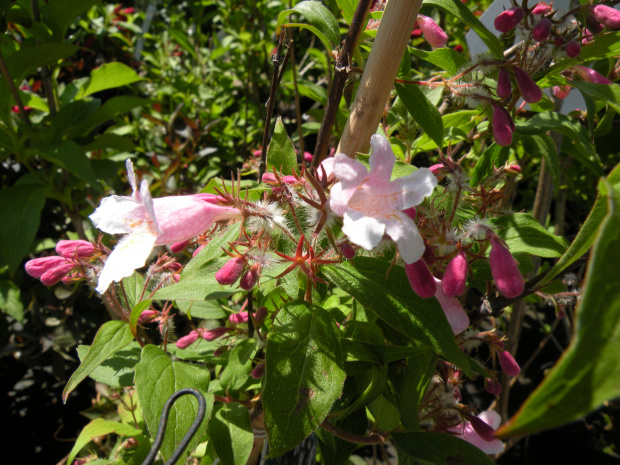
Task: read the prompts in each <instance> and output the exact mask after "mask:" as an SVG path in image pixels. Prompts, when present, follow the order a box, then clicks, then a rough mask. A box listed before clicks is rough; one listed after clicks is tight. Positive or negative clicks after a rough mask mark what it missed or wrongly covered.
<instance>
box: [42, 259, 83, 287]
mask: <svg viewBox="0 0 620 465" xmlns="http://www.w3.org/2000/svg"><path fill="white" fill-rule="evenodd" d="M73 268H75V265H74V264H73V263H71V262H67V261H65V262H64V263H63V264H62V265H58V266H57V267H55V268H52V269H51V270H48V271H46V272H45V273H43V274H42V275H41V282H42V283H43V284H45V285H46V286H53V285H54V284H57V283H58V282H60V280H61V279H62V278H64V277H65V276H67V274H68V273H69V272H70V271H71V270H72V269H73Z"/></svg>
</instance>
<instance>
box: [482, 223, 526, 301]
mask: <svg viewBox="0 0 620 465" xmlns="http://www.w3.org/2000/svg"><path fill="white" fill-rule="evenodd" d="M490 240H491V253H490V254H489V264H490V265H491V274H492V275H493V280H494V281H495V285H496V286H497V290H498V291H499V292H500V293H501V294H502V295H503V296H504V297H508V298H509V299H513V298H515V297H518V296H520V295H521V294H522V293H523V288H524V287H525V281H524V280H523V276H522V275H521V272H520V271H519V268H518V267H517V263H516V262H515V259H514V258H512V255H511V254H510V251H509V250H508V248H507V247H506V246H505V245H504V244H503V241H502V240H501V239H499V238H498V237H497V236H495V235H493V236H491V237H490Z"/></svg>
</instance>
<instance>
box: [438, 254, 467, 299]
mask: <svg viewBox="0 0 620 465" xmlns="http://www.w3.org/2000/svg"><path fill="white" fill-rule="evenodd" d="M466 283H467V257H466V255H465V251H464V250H463V249H461V250H459V253H458V255H457V256H456V257H454V258H453V259H452V260H450V263H448V266H447V267H446V272H445V273H444V275H443V280H442V281H441V289H442V290H443V293H444V294H445V295H447V296H449V297H458V296H460V295H462V294H463V292H465V284H466Z"/></svg>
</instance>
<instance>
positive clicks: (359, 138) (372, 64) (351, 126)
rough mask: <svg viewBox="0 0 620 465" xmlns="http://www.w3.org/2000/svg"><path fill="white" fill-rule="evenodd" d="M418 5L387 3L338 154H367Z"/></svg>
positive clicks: (402, 0) (404, 0)
mask: <svg viewBox="0 0 620 465" xmlns="http://www.w3.org/2000/svg"><path fill="white" fill-rule="evenodd" d="M421 6H422V0H390V1H389V2H388V4H387V6H386V7H385V11H384V12H383V18H382V19H381V24H380V25H379V31H378V32H377V37H376V39H375V43H374V45H373V47H372V50H371V52H370V56H369V57H368V61H367V62H366V66H365V67H364V73H363V74H362V79H361V82H360V85H359V88H358V90H357V94H356V96H355V101H354V102H353V108H352V110H351V115H350V116H349V119H348V120H347V124H346V126H345V128H344V132H343V134H342V138H341V139H340V145H339V146H338V150H337V152H338V153H344V154H346V155H348V156H349V157H355V153H356V152H362V153H368V150H369V149H370V136H372V135H373V134H374V133H375V132H376V130H377V126H378V125H379V121H381V116H382V115H383V111H384V109H385V104H386V103H387V101H388V98H389V96H390V92H391V90H392V87H393V85H394V79H395V78H396V74H397V73H398V68H399V66H400V62H401V60H402V57H403V53H404V51H405V48H406V47H407V43H408V42H409V39H410V37H411V31H412V30H413V26H414V24H415V20H416V18H417V17H418V11H420V7H421Z"/></svg>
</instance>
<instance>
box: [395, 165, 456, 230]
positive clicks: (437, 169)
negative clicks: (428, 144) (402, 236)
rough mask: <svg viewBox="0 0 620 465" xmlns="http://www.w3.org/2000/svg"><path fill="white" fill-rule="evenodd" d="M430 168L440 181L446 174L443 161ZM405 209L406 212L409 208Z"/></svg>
mask: <svg viewBox="0 0 620 465" xmlns="http://www.w3.org/2000/svg"><path fill="white" fill-rule="evenodd" d="M428 169H429V170H430V171H431V173H433V174H434V175H435V177H436V178H437V180H439V181H441V180H442V179H443V178H444V177H445V176H446V171H445V169H444V166H443V163H437V164H436V165H432V166H429V168H428ZM411 208H413V209H415V207H411ZM408 210H410V209H408ZM403 211H404V212H406V211H407V210H403ZM414 219H415V218H414Z"/></svg>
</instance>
